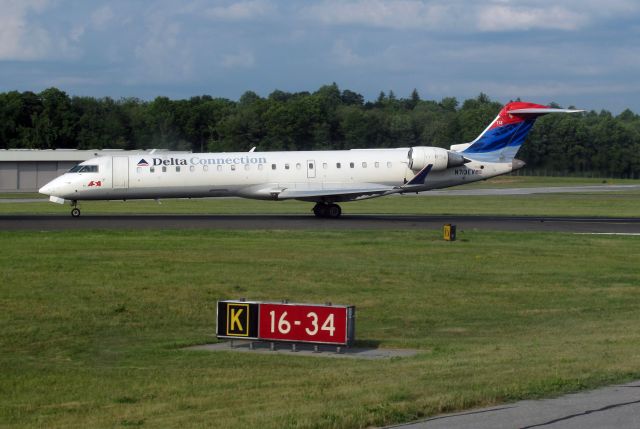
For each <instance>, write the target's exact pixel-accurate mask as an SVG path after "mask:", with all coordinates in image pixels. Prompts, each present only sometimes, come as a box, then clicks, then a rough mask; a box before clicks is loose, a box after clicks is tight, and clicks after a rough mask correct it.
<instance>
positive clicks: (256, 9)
mask: <svg viewBox="0 0 640 429" xmlns="http://www.w3.org/2000/svg"><path fill="white" fill-rule="evenodd" d="M273 9H274V6H273V5H272V4H271V3H269V2H267V1H265V0H249V1H241V2H237V3H232V4H229V5H227V6H214V7H211V8H209V9H207V10H205V13H204V14H205V16H207V17H208V18H211V19H215V20H222V21H245V20H250V19H255V18H260V17H263V16H266V15H268V14H269V13H271V12H272V11H273Z"/></svg>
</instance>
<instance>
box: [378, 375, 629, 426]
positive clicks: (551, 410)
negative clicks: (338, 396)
mask: <svg viewBox="0 0 640 429" xmlns="http://www.w3.org/2000/svg"><path fill="white" fill-rule="evenodd" d="M391 427H392V428H399V429H445V428H446V429H470V428H473V429H502V428H505V429H506V428H509V429H511V428H521V429H533V428H543V429H607V428H611V429H613V428H616V429H627V428H629V429H631V428H636V429H637V428H640V381H635V382H632V383H626V384H621V385H617V386H610V387H605V388H602V389H598V390H594V391H591V392H584V393H574V394H571V395H565V396H561V397H559V398H555V399H544V400H538V401H520V402H516V403H514V404H507V405H503V406H498V407H491V408H482V409H477V410H471V411H465V412H461V413H456V414H448V415H443V416H437V417H433V418H430V419H427V420H424V421H421V422H416V423H409V424H404V425H398V426H391Z"/></svg>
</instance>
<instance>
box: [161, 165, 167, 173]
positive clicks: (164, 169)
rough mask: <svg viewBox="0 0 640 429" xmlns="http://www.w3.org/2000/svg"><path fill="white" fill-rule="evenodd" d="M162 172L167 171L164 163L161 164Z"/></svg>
mask: <svg viewBox="0 0 640 429" xmlns="http://www.w3.org/2000/svg"><path fill="white" fill-rule="evenodd" d="M162 172H163V173H166V172H167V167H165V166H164V165H163V166H162Z"/></svg>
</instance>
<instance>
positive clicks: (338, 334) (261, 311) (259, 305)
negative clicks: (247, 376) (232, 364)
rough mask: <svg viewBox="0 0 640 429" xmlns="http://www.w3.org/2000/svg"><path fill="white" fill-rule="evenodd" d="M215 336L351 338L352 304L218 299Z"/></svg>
mask: <svg viewBox="0 0 640 429" xmlns="http://www.w3.org/2000/svg"><path fill="white" fill-rule="evenodd" d="M217 320H218V326H217V329H216V332H217V336H218V338H244V339H255V340H263V341H288V342H296V343H315V344H334V345H344V346H348V345H351V344H353V342H354V341H355V307H354V306H347V305H329V304H326V305H319V304H295V303H269V302H248V301H247V302H245V301H218V319H217Z"/></svg>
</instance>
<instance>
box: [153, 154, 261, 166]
mask: <svg viewBox="0 0 640 429" xmlns="http://www.w3.org/2000/svg"><path fill="white" fill-rule="evenodd" d="M152 160H153V162H152V164H151V165H153V166H154V167H155V166H158V165H223V164H266V163H267V158H265V157H262V156H261V157H255V156H247V155H245V156H233V157H231V156H229V157H224V158H201V157H199V156H192V157H190V158H188V159H187V158H164V159H163V158H152ZM142 161H144V160H142ZM142 161H141V162H142Z"/></svg>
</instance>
